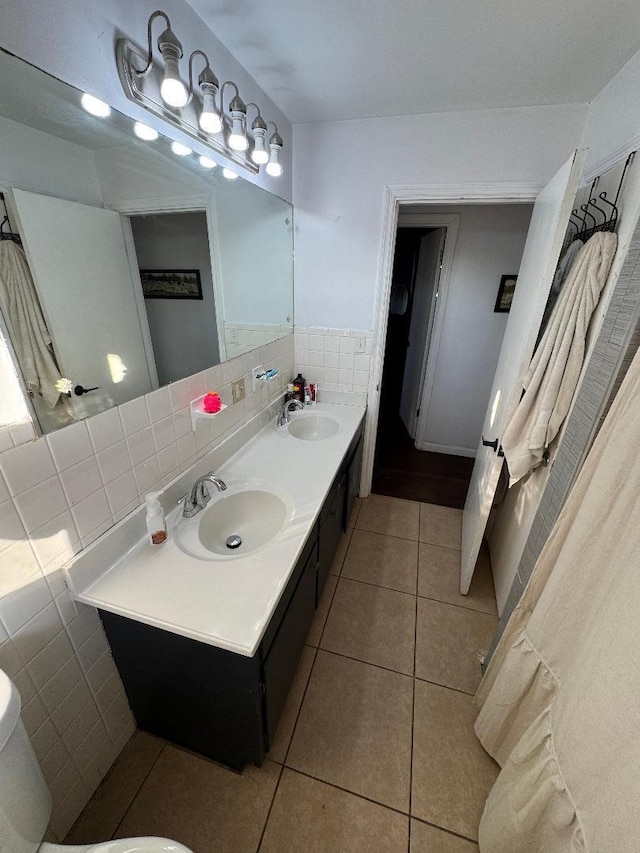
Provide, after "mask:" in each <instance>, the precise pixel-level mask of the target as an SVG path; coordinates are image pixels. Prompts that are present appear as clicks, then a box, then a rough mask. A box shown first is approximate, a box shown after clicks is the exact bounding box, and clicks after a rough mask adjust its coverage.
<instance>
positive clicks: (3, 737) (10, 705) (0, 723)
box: [0, 669, 20, 750]
mask: <svg viewBox="0 0 640 853" xmlns="http://www.w3.org/2000/svg"><path fill="white" fill-rule="evenodd" d="M19 717H20V694H19V693H18V690H17V688H16V686H15V684H14V683H13V682H12V681H11V679H10V678H9V676H8V675H7V674H6V672H3V671H2V670H1V669H0V750H1V749H3V748H4V745H5V743H6V742H7V741H8V740H9V738H10V737H11V735H12V734H13V730H14V729H15V727H16V723H17V722H18V718H19Z"/></svg>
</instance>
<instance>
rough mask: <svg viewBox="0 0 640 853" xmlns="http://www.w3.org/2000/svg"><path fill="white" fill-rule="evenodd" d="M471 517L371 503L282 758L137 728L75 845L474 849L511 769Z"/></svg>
mask: <svg viewBox="0 0 640 853" xmlns="http://www.w3.org/2000/svg"><path fill="white" fill-rule="evenodd" d="M460 528H461V512H460V510H456V509H450V508H447V507H440V506H434V505H432V504H420V503H418V502H415V501H406V500H402V499H400V498H390V497H383V496H380V495H372V496H371V497H369V498H367V500H365V501H359V502H358V503H357V505H356V508H355V511H354V514H353V516H352V518H351V520H350V526H349V530H348V531H347V533H346V534H345V535H344V536H343V539H342V542H341V543H340V547H339V549H338V552H337V554H336V557H335V560H334V563H333V566H332V568H331V574H330V576H329V579H328V581H327V585H326V588H325V592H324V595H323V600H322V602H321V606H320V607H319V609H318V612H317V613H316V618H315V620H314V623H313V626H312V628H311V631H310V633H309V637H308V638H307V645H306V646H305V649H304V653H303V656H302V660H301V662H300V666H299V669H298V674H297V676H296V679H295V682H294V684H293V687H292V689H291V692H290V694H289V699H288V702H287V705H286V707H285V710H284V713H283V716H282V719H281V722H280V726H279V728H278V732H277V735H276V738H275V742H274V744H273V748H272V750H271V753H270V754H269V757H268V759H267V760H266V761H265V763H264V765H263V766H262V767H261V768H259V769H258V768H255V767H248V768H247V769H246V770H245V771H244V773H242V774H237V773H233V772H231V771H229V770H226V769H224V768H222V767H220V766H218V765H216V764H214V763H213V762H211V761H208V760H207V759H204V758H201V757H199V756H197V755H193V754H191V753H188V752H186V751H184V750H181V749H178V748H176V747H174V746H172V745H171V744H167V743H164V742H163V741H161V740H159V739H157V738H155V737H153V736H151V735H148V734H145V733H144V732H137V733H136V734H135V735H134V737H133V738H132V739H131V741H130V742H129V744H128V745H127V747H126V749H125V750H124V752H123V753H122V755H121V756H120V758H119V759H118V761H117V762H116V764H115V765H114V767H113V769H112V771H111V772H110V773H109V774H108V776H107V777H106V779H105V780H104V781H103V783H102V785H101V787H100V788H99V789H98V791H97V792H96V794H95V795H94V796H93V798H92V799H91V801H90V802H89V804H88V805H87V807H86V809H85V810H84V812H83V813H82V815H81V816H80V818H79V819H78V821H77V823H76V825H75V826H74V827H73V829H72V830H71V832H70V833H69V836H68V837H67V839H66V843H68V844H86V843H91V842H95V841H104V840H107V839H109V838H122V837H126V836H129V835H166V836H168V837H170V838H174V839H175V840H177V841H181V842H182V843H183V844H186V845H187V846H188V847H190V848H191V849H192V850H193V851H194V853H258V851H259V853H298V851H304V853H343V852H344V853H473V851H476V852H477V851H478V846H477V843H476V841H477V829H478V823H479V820H480V815H481V813H482V807H483V804H484V801H485V799H486V796H487V794H488V792H489V790H490V788H491V786H492V784H493V782H494V780H495V777H496V775H497V772H498V768H497V765H495V764H494V762H493V761H492V760H491V759H490V758H489V757H488V756H487V755H486V753H485V752H484V751H483V749H482V748H481V746H480V744H479V742H478V741H477V739H476V737H475V734H474V732H473V722H474V719H475V710H474V706H473V701H472V695H473V693H474V691H475V689H476V687H477V685H478V683H479V681H480V663H479V660H480V656H481V654H482V652H483V651H484V650H485V649H486V647H487V646H488V644H489V642H490V640H491V637H492V635H493V633H494V631H495V628H496V625H497V617H496V605H495V597H494V593H493V584H492V581H491V571H490V566H489V561H488V556H487V555H486V553H483V554H482V555H481V557H480V561H479V564H478V568H477V570H476V574H475V577H474V581H473V584H472V587H471V590H470V592H469V595H468V596H462V595H460V593H459V592H458V574H459V569H460V552H459V548H460Z"/></svg>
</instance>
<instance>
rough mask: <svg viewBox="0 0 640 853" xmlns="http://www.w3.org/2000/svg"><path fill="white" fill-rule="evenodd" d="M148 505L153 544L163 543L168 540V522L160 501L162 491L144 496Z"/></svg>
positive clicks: (148, 528)
mask: <svg viewBox="0 0 640 853" xmlns="http://www.w3.org/2000/svg"><path fill="white" fill-rule="evenodd" d="M144 502H145V504H146V507H147V530H148V531H149V540H150V542H151V544H152V545H162V543H163V542H166V541H167V522H166V521H165V518H164V510H163V509H162V504H161V503H160V492H149V494H148V495H145V496H144Z"/></svg>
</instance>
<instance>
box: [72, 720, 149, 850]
mask: <svg viewBox="0 0 640 853" xmlns="http://www.w3.org/2000/svg"><path fill="white" fill-rule="evenodd" d="M164 745H165V742H164V741H163V740H160V739H159V738H156V737H154V736H153V735H149V734H147V733H146V732H141V731H137V732H135V734H134V735H133V737H132V738H131V740H130V741H129V742H128V743H127V745H126V746H125V748H124V749H123V751H122V752H121V753H120V755H119V756H118V759H117V760H116V762H115V763H114V765H113V767H112V768H111V770H110V771H109V773H108V774H107V775H106V776H105V778H104V780H103V781H102V783H101V785H100V787H99V788H98V790H97V791H96V792H95V794H94V795H93V796H92V797H91V799H90V800H89V802H88V803H87V805H86V806H85V809H84V811H83V812H82V814H81V815H80V817H79V818H78V820H77V821H76V822H75V824H74V825H73V827H72V828H71V830H70V831H69V833H68V834H67V837H66V839H65V843H66V844H90V843H91V842H94V841H105V840H108V839H109V838H111V836H112V835H113V833H114V832H115V831H116V829H117V826H118V824H119V823H120V821H121V820H122V818H123V817H124V815H125V812H126V811H127V809H128V808H129V806H130V805H131V803H132V802H133V799H134V797H135V796H136V794H137V793H138V790H139V789H140V787H141V785H142V783H143V782H144V780H145V778H146V777H147V775H148V773H149V771H150V770H151V768H152V767H153V765H154V762H155V761H156V760H157V758H158V756H159V755H160V752H161V751H162V749H163V747H164Z"/></svg>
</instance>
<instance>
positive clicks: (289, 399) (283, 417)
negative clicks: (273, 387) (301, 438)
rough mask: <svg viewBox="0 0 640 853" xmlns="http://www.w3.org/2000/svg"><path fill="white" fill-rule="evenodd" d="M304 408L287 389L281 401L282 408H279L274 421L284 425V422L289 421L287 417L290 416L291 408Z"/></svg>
mask: <svg viewBox="0 0 640 853" xmlns="http://www.w3.org/2000/svg"><path fill="white" fill-rule="evenodd" d="M292 408H294V409H304V406H303V405H302V403H301V402H300V400H297V399H296V398H295V397H294V396H293V394H292V393H291V391H287V393H286V394H285V395H284V401H283V403H282V409H281V410H280V414H279V415H278V420H277V421H276V423H277V425H278V426H285V424H288V423H289V419H290V417H291V409H292Z"/></svg>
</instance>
